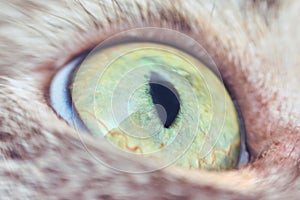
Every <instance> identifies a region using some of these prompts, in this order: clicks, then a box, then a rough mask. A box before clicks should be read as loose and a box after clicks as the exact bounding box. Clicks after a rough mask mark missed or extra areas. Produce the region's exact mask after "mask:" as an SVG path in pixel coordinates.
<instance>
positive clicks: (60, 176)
mask: <svg viewBox="0 0 300 200" xmlns="http://www.w3.org/2000/svg"><path fill="white" fill-rule="evenodd" d="M0 6H1V8H2V9H1V11H0V26H1V28H0V34H1V37H0V38H1V45H2V51H1V53H0V54H1V61H0V66H1V68H0V87H1V89H0V152H1V160H0V165H1V166H0V177H1V187H0V195H1V196H2V197H5V198H6V197H7V198H22V199H23V198H24V197H25V198H30V199H32V198H35V197H42V199H43V198H50V197H57V198H66V199H71V198H76V199H81V198H82V199H83V198H85V199H86V198H88V199H97V198H98V199H132V198H138V199H154V198H156V199H174V198H178V199H201V198H204V199H285V198H288V199H293V198H294V199H297V196H298V193H299V192H298V189H299V187H300V183H299V181H300V179H299V178H298V175H299V166H298V164H299V155H300V154H299V153H300V152H299V151H300V148H299V146H300V145H299V143H300V141H299V128H298V124H299V119H300V118H299V115H300V110H299V109H300V105H299V103H298V102H299V98H300V97H299V94H298V85H299V79H298V77H297V74H298V72H299V67H298V65H299V64H300V62H299V61H300V60H299V56H298V55H299V53H300V52H299V46H300V37H299V33H300V28H299V26H298V24H299V8H300V3H299V2H297V1H285V2H284V1H245V2H244V1H236V2H226V3H225V2H221V1H214V2H210V1H203V2H198V1H172V2H171V1H159V0H157V1H147V2H144V1H143V2H140V1H127V0H126V1H83V0H80V1H64V2H62V1H53V2H51V3H49V4H45V3H41V2H39V1H36V0H31V1H30V0H26V1H17V0H16V1H9V2H1V3H0ZM142 27H160V28H168V29H172V30H176V31H179V32H181V33H184V34H186V35H188V36H190V37H192V38H193V39H195V41H197V42H199V43H200V44H201V45H202V46H203V47H204V48H205V50H206V51H207V52H208V54H209V55H210V56H211V57H212V59H213V60H214V62H215V63H216V65H217V66H218V69H219V71H220V72H221V75H222V77H223V79H224V81H225V82H226V84H227V85H228V87H229V90H230V91H231V93H232V94H233V95H234V96H235V98H236V99H237V101H238V104H239V107H240V110H241V113H242V116H243V119H244V123H245V128H246V132H247V135H246V136H247V146H248V148H249V152H250V154H251V160H250V162H249V163H248V164H247V165H246V166H244V167H242V168H241V169H236V170H230V171H224V172H208V171H204V170H198V171H194V170H189V171H187V170H184V169H181V168H179V167H174V166H170V167H167V168H164V169H162V170H158V171H155V172H152V173H143V174H128V173H122V172H119V171H116V170H113V169H111V168H109V167H108V166H106V165H104V164H103V163H101V162H99V158H100V160H102V161H105V163H108V164H109V165H118V166H130V167H131V168H132V169H133V170H137V171H141V170H142V171H143V170H144V171H147V169H152V168H153V167H155V166H156V165H157V164H158V162H159V161H157V160H155V161H154V160H151V159H143V158H140V159H136V158H133V157H132V158H131V157H125V156H124V155H123V154H121V153H120V152H117V151H116V150H114V149H113V148H112V147H111V146H110V145H108V144H106V143H105V142H103V141H101V140H97V139H95V138H94V137H92V136H89V135H86V134H80V133H78V131H76V130H74V129H73V128H72V127H70V126H69V125H67V124H66V123H65V122H64V120H62V119H60V118H59V117H58V116H57V115H56V114H55V112H54V111H53V110H52V108H51V106H50V105H49V101H48V88H49V84H50V82H51V79H52V77H53V76H54V75H55V74H56V72H57V71H58V70H59V69H60V68H61V67H63V66H64V65H65V64H66V63H67V62H68V61H69V60H71V59H72V58H73V57H74V56H76V55H78V54H80V53H82V52H84V51H85V50H87V49H91V48H93V47H94V46H95V45H97V44H98V43H99V42H101V41H103V40H105V39H106V38H108V37H109V36H111V35H113V34H116V33H118V32H121V31H124V30H129V29H132V28H142ZM83 144H84V145H83ZM87 150H88V151H87ZM97 158H98V159H97Z"/></svg>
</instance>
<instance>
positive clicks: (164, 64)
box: [50, 43, 241, 170]
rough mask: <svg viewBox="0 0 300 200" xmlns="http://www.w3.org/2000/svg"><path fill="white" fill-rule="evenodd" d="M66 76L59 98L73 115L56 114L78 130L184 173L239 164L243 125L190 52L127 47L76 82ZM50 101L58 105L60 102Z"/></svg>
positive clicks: (105, 54) (108, 53) (95, 63)
mask: <svg viewBox="0 0 300 200" xmlns="http://www.w3.org/2000/svg"><path fill="white" fill-rule="evenodd" d="M77 62H79V61H77ZM75 64H76V63H75ZM74 66H76V65H73V67H70V66H69V69H68V70H66V71H69V72H71V71H73V68H75V67H74ZM64 74H65V75H64V76H65V77H66V79H67V80H71V81H70V83H69V88H70V90H69V92H66V91H63V92H61V93H62V95H66V94H67V96H68V97H65V98H69V99H72V102H71V104H73V106H74V108H75V110H76V111H74V110H73V107H72V106H71V109H70V112H67V111H66V109H65V108H63V109H61V108H59V106H53V107H54V109H55V110H56V111H57V112H58V114H59V115H61V116H62V117H63V118H64V119H65V120H66V121H67V122H69V123H70V124H72V125H73V126H75V127H79V128H80V127H86V129H87V130H88V131H89V132H90V133H91V134H93V135H94V136H95V137H102V138H103V137H104V138H105V139H107V140H108V141H110V142H111V144H113V145H115V146H116V147H117V148H120V149H122V150H124V151H127V152H131V153H136V154H141V155H150V156H152V157H158V158H161V159H166V160H169V161H170V162H172V161H175V164H176V165H179V166H183V167H186V168H197V169H198V168H202V169H213V170H220V169H229V168H233V167H235V166H236V165H237V162H238V159H239V154H240V145H241V140H240V126H239V120H238V117H237V113H236V111H235V107H234V105H233V103H232V101H231V99H230V96H229V95H228V93H227V92H226V89H225V87H224V86H223V84H222V83H221V82H220V81H219V79H218V78H217V77H216V76H215V75H214V74H213V73H212V72H211V71H210V70H209V69H208V68H207V67H206V66H204V65H203V64H202V63H201V62H199V60H197V59H195V58H194V57H192V56H190V55H188V54H186V53H185V52H182V51H180V50H178V49H176V48H173V47H170V46H166V45H161V44H156V43H124V44H119V45H115V46H110V47H107V48H104V49H101V50H100V51H97V52H93V53H92V54H91V55H90V56H88V57H86V58H85V60H84V62H83V63H82V64H81V65H80V66H79V67H78V69H77V70H76V71H75V72H74V73H73V77H72V78H70V77H69V76H70V74H71V73H69V74H68V73H64ZM54 80H55V79H54ZM53 82H54V81H53ZM53 82H52V86H51V88H56V87H55V84H54V83H53ZM51 93H53V90H52V91H51ZM54 93H55V92H54ZM69 95H70V96H69ZM50 96H52V94H50ZM51 101H52V105H55V104H59V105H60V104H61V103H56V102H57V97H56V98H52V99H51ZM53 102H54V103H53ZM61 110H63V112H62V111H61ZM61 113H63V114H61ZM65 113H69V114H65ZM64 116H67V117H64ZM74 120H75V121H74Z"/></svg>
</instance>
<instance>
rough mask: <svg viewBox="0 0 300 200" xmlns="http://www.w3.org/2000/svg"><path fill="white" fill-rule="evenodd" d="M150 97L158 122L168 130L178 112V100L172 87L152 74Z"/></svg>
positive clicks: (155, 74)
mask: <svg viewBox="0 0 300 200" xmlns="http://www.w3.org/2000/svg"><path fill="white" fill-rule="evenodd" d="M149 86H150V95H151V98H152V102H153V104H155V107H156V110H157V113H158V116H159V118H160V121H161V122H162V124H163V125H164V127H165V128H169V127H170V126H171V125H172V124H173V122H174V121H175V119H176V117H177V115H178V113H179V110H180V99H179V95H178V92H177V91H176V89H175V88H174V86H173V85H172V84H171V83H170V82H168V81H166V80H164V79H163V78H162V77H161V76H159V75H158V74H157V73H155V72H152V73H151V78H150V82H149Z"/></svg>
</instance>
